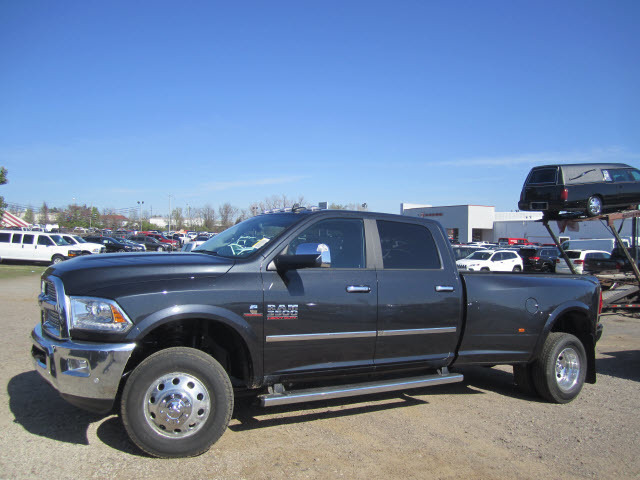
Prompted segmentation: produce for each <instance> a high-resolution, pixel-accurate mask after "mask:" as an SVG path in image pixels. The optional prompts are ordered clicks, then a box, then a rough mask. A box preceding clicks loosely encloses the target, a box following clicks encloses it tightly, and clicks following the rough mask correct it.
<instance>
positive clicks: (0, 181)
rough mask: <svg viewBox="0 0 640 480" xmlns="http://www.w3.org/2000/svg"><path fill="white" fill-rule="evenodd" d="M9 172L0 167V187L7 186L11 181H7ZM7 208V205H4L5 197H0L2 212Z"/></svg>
mask: <svg viewBox="0 0 640 480" xmlns="http://www.w3.org/2000/svg"><path fill="white" fill-rule="evenodd" d="M8 173H9V172H8V171H7V169H6V168H4V167H0V185H4V184H6V183H7V182H8V181H9V180H8V179H7V174H8ZM5 208H7V204H6V203H4V197H3V196H2V195H0V212H1V211H2V210H4V209H5Z"/></svg>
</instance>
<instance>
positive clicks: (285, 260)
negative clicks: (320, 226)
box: [274, 243, 331, 271]
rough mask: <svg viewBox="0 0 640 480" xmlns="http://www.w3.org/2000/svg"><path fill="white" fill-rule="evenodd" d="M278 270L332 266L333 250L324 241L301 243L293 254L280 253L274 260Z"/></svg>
mask: <svg viewBox="0 0 640 480" xmlns="http://www.w3.org/2000/svg"><path fill="white" fill-rule="evenodd" d="M274 264H275V267H276V269H277V270H278V271H285V270H295V269H298V268H318V267H324V268H328V267H330V266H331V252H330V250H329V247H328V246H327V245H325V244H324V243H301V244H300V245H298V247H297V248H296V253H295V254H293V255H278V256H277V257H276V258H275V260H274Z"/></svg>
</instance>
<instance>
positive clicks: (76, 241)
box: [60, 233, 107, 255]
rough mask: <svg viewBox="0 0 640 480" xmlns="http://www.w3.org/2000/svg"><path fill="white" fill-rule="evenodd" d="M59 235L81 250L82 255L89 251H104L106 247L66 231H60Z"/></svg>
mask: <svg viewBox="0 0 640 480" xmlns="http://www.w3.org/2000/svg"><path fill="white" fill-rule="evenodd" d="M60 236H61V237H62V238H63V239H64V241H65V242H67V243H68V244H69V245H71V246H75V247H76V248H79V249H80V250H82V254H83V255H87V254H89V253H104V252H106V251H107V247H105V246H104V245H102V244H101V243H91V242H87V241H86V240H85V239H84V238H82V237H80V236H78V235H70V234H66V233H61V234H60Z"/></svg>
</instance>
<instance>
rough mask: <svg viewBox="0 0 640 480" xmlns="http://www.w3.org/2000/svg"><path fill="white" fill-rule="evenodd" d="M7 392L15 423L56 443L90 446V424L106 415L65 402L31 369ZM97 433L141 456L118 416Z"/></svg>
mask: <svg viewBox="0 0 640 480" xmlns="http://www.w3.org/2000/svg"><path fill="white" fill-rule="evenodd" d="M7 393H8V394H9V409H10V410H11V413H12V414H13V416H14V422H15V423H18V424H20V425H21V426H22V427H23V428H24V429H25V430H26V431H27V432H29V433H31V434H33V435H37V436H40V437H45V438H49V439H51V440H57V441H59V442H65V443H71V444H77V445H89V438H88V430H89V427H90V425H91V424H93V423H96V422H99V421H100V420H103V419H105V418H106V417H108V416H109V415H99V414H95V413H90V412H87V411H84V410H81V409H79V408H77V407H74V406H73V405H71V404H69V403H67V402H66V401H65V400H63V399H62V397H60V395H59V394H58V392H57V391H56V390H54V389H53V388H52V387H51V386H50V385H49V384H47V383H46V382H44V381H43V380H42V378H40V375H38V374H37V373H36V372H33V371H32V372H25V373H21V374H19V375H16V376H15V377H13V378H12V379H11V380H10V381H9V384H8V386H7ZM97 436H98V438H99V439H100V440H101V441H102V442H103V443H105V444H106V445H109V446H110V447H112V448H114V449H116V450H120V451H123V452H125V453H130V454H133V455H141V453H140V452H139V451H138V450H137V449H136V447H135V446H134V445H132V444H131V442H129V439H128V437H127V434H126V432H125V430H124V426H123V425H122V422H121V421H120V418H119V417H113V418H110V419H108V420H106V421H105V422H103V423H102V424H101V425H100V426H99V427H98V431H97Z"/></svg>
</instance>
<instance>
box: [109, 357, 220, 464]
mask: <svg viewBox="0 0 640 480" xmlns="http://www.w3.org/2000/svg"><path fill="white" fill-rule="evenodd" d="M232 412H233V388H232V386H231V382H230V380H229V377H228V375H227V373H226V372H225V370H224V368H222V366H221V365H220V364H219V363H218V362H217V361H216V360H215V359H214V358H213V357H211V356H210V355H207V354H206V353H204V352H202V351H200V350H196V349H193V348H186V347H174V348H168V349H165V350H161V351H159V352H156V353H154V354H153V355H151V356H150V357H148V358H146V359H145V360H144V361H143V362H142V363H141V364H140V365H138V367H136V369H135V370H134V371H133V373H132V374H131V376H130V377H129V379H128V380H127V383H126V385H125V387H124V390H123V392H122V402H121V415H122V422H123V423H124V426H125V429H126V430H127V433H128V434H129V437H130V438H131V440H132V441H133V443H135V444H136V445H137V446H138V447H139V448H140V449H141V450H143V451H144V452H146V453H148V454H149V455H152V456H154V457H160V458H180V457H194V456H196V455H200V454H202V453H204V452H206V451H207V450H209V448H210V447H211V445H213V444H214V443H215V442H216V441H217V440H218V439H219V438H220V437H221V436H222V434H223V433H224V432H225V430H226V429H227V425H228V424H229V420H230V419H231V413H232Z"/></svg>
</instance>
